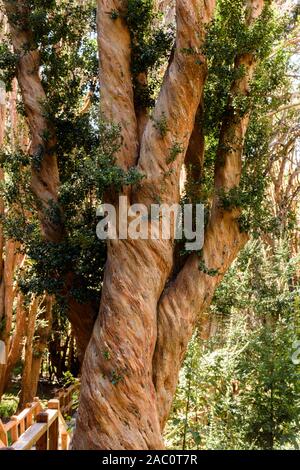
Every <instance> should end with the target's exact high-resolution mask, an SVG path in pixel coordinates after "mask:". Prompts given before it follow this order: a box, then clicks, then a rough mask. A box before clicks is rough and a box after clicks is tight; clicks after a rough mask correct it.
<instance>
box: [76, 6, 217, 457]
mask: <svg viewBox="0 0 300 470" xmlns="http://www.w3.org/2000/svg"><path fill="white" fill-rule="evenodd" d="M104 4H105V5H106V8H107V2H102V1H99V2H98V5H99V12H101V11H102V8H103V5H104ZM200 5H202V6H203V5H204V4H203V3H201V2H199V1H192V2H185V1H178V2H177V40H176V51H175V54H174V58H173V61H172V63H171V65H170V67H169V69H168V71H167V72H166V76H165V79H164V83H163V86H162V90H161V92H160V95H159V98H158V100H157V104H156V106H155V109H154V113H153V119H152V120H149V121H148V123H147V126H146V129H145V131H144V134H143V138H142V142H141V150H140V157H139V161H138V169H139V170H140V171H141V172H142V173H144V174H145V175H146V179H145V180H144V181H143V182H142V184H141V185H140V187H139V189H138V190H137V191H136V192H135V193H134V194H133V195H132V202H142V203H144V204H146V205H149V204H151V203H153V202H155V200H156V197H157V196H159V197H160V199H161V200H162V201H163V202H169V201H172V202H176V201H178V199H179V175H180V170H181V166H182V162H183V160H184V155H185V152H186V149H187V146H188V143H189V139H190V135H191V133H192V130H193V126H194V120H195V114H196V111H197V108H198V106H199V102H200V97H201V94H202V89H203V86H204V82H205V76H206V66H205V60H204V57H203V56H202V54H201V45H202V43H203V39H204V27H203V26H204V23H205V22H207V21H209V19H210V18H211V15H212V13H213V8H212V6H214V2H209V7H208V6H207V2H205V8H204V7H203V9H202V10H200V9H199V6H200ZM199 25H202V29H201V31H202V34H200V35H199V34H198V33H199ZM107 34H110V36H109V38H110V41H109V40H108V38H107V39H106V43H109V44H110V48H111V47H112V46H111V41H114V40H113V37H114V36H113V37H112V36H111V33H110V32H109V33H107ZM106 43H101V44H100V46H101V47H100V63H103V59H102V58H101V55H104V57H105V56H106V54H107V51H105V50H104V49H105V47H106ZM113 47H114V48H117V49H118V52H117V53H116V56H117V57H118V61H119V62H122V60H124V54H125V57H127V56H126V51H125V52H124V50H123V46H121V45H119V46H118V44H114V46H113ZM189 47H190V48H193V54H188V53H186V50H187V49H188V48H189ZM120 54H121V55H122V54H123V58H120ZM117 71H118V69H117ZM100 78H101V75H100ZM109 79H110V80H111V77H109ZM102 80H103V76H102ZM114 80H118V81H117V83H115V87H114V90H116V89H118V90H120V89H121V88H122V86H123V85H122V83H123V82H122V77H120V76H118V72H117V73H116V74H114ZM104 93H108V94H109V93H110V89H109V88H103V91H102V95H103V94H104ZM111 93H112V96H113V97H115V91H114V92H111ZM112 96H108V97H106V96H102V99H103V100H104V102H109V101H110V100H111V99H112ZM119 108H120V113H121V115H122V113H123V100H122V96H121V95H120V96H117V97H116V98H115V103H114V108H113V109H116V110H117V112H119V111H118V109H119ZM162 115H164V116H165V118H166V121H167V123H168V127H169V129H170V131H168V132H167V134H166V135H165V136H162V135H160V133H159V131H158V129H157V127H158V126H157V125H155V123H158V122H159V120H160V119H161V117H162ZM175 141H178V142H180V143H181V145H182V147H183V152H182V154H181V155H180V156H179V157H178V161H176V162H174V166H173V170H174V176H173V175H172V176H171V177H170V178H169V179H166V178H165V173H166V172H167V171H168V170H169V166H168V163H167V157H168V154H169V151H170V148H171V147H172V145H173V144H174V142H175ZM132 151H133V152H135V147H134V149H133V150H132ZM132 159H133V154H132ZM172 265H173V243H172V241H164V240H157V241H153V240H149V241H143V240H137V241H131V240H124V241H121V240H120V241H116V242H113V241H111V242H109V249H108V261H107V266H106V270H105V277H104V283H103V291H102V299H101V306H100V314H99V316H98V318H97V321H96V324H95V327H94V330H93V335H92V339H91V341H90V343H89V346H88V349H87V352H86V355H85V360H84V366H83V374H82V387H81V400H80V407H79V413H78V420H77V426H76V431H75V435H74V439H73V448H75V449H160V448H162V447H163V441H162V437H161V432H160V425H159V410H158V409H157V402H156V392H155V388H154V384H153V380H152V357H153V353H154V348H155V343H156V337H157V326H156V318H157V301H158V299H159V297H160V295H161V293H162V291H163V289H164V286H165V283H166V281H167V278H168V276H169V274H170V272H171V270H172ZM139 273H142V275H143V276H142V277H141V276H140V274H139Z"/></svg>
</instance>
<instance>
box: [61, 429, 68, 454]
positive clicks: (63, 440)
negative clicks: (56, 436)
mask: <svg viewBox="0 0 300 470" xmlns="http://www.w3.org/2000/svg"><path fill="white" fill-rule="evenodd" d="M60 439H61V450H68V433H67V431H62V433H61V436H60Z"/></svg>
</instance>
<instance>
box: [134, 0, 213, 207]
mask: <svg viewBox="0 0 300 470" xmlns="http://www.w3.org/2000/svg"><path fill="white" fill-rule="evenodd" d="M214 8H215V0H209V1H204V0H189V1H187V0H177V2H176V23H177V34H176V47H175V51H174V57H173V60H172V62H171V64H170V66H169V67H168V69H167V71H166V73H165V77H164V81H163V85H162V89H161V91H160V94H159V97H158V100H157V103H156V106H155V108H154V111H153V114H152V117H151V119H150V120H149V121H148V123H147V126H146V129H145V131H144V134H143V139H142V143H141V151H140V158H139V162H138V169H139V170H140V171H141V172H142V173H143V174H145V175H146V179H145V180H144V181H143V183H142V185H141V187H140V188H139V190H138V193H137V195H136V198H137V199H138V201H140V202H141V201H143V202H144V203H151V202H153V200H156V199H157V198H159V199H160V201H161V202H170V203H175V202H176V201H178V199H179V181H180V171H181V167H182V164H183V161H184V157H185V153H186V151H187V148H188V145H189V141H190V136H191V134H192V131H193V128H194V122H195V115H196V112H197V109H198V106H199V103H200V98H201V96H202V92H203V87H204V84H205V79H206V69H207V67H206V61H205V57H204V56H203V54H202V51H201V48H202V46H203V42H204V39H205V27H206V25H207V23H209V22H210V21H211V19H212V16H213V12H214ZM174 145H177V146H180V149H181V152H180V153H179V154H178V156H177V158H176V160H175V161H174V162H173V163H172V166H171V165H170V163H169V162H168V157H169V155H170V152H171V150H172V148H173V147H174ZM170 170H171V171H170Z"/></svg>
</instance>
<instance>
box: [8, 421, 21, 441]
mask: <svg viewBox="0 0 300 470" xmlns="http://www.w3.org/2000/svg"><path fill="white" fill-rule="evenodd" d="M10 420H11V421H15V424H14V426H13V427H12V428H11V431H10V436H11V441H12V444H13V443H14V442H16V441H17V440H18V439H19V431H18V427H19V422H18V417H17V416H12V417H11V418H10Z"/></svg>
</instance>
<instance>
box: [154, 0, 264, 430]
mask: <svg viewBox="0 0 300 470" xmlns="http://www.w3.org/2000/svg"><path fill="white" fill-rule="evenodd" d="M263 6H264V1H263V0H251V1H249V14H248V22H249V24H251V23H252V22H253V21H254V20H255V19H256V18H257V17H258V16H259V15H260V14H261V12H262V9H263ZM241 66H243V67H244V71H245V73H244V75H243V77H241V78H238V79H237V80H235V81H234V82H233V84H232V88H231V93H230V97H229V101H228V109H227V113H226V117H225V119H224V122H223V125H222V128H221V132H220V141H219V148H218V152H217V158H216V168H215V195H214V200H213V206H212V211H211V216H210V220H209V223H208V227H207V230H206V233H205V241H204V247H203V252H202V260H201V263H202V264H203V265H204V266H205V270H204V269H203V267H202V264H201V266H199V264H200V259H199V257H198V255H197V254H192V255H190V256H189V257H188V259H187V261H186V263H185V265H184V267H183V268H182V270H181V272H180V273H179V275H178V276H177V278H176V279H175V281H174V282H173V284H171V285H170V286H169V287H168V288H167V290H166V291H165V292H164V294H163V295H162V297H161V300H160V303H159V307H158V338H157V343H156V350H155V354H154V358H153V380H154V384H155V388H156V392H157V400H158V405H157V406H158V409H159V410H160V423H161V427H162V428H163V427H164V425H165V423H166V420H167V417H168V415H169V412H170V408H171V405H172V399H173V396H174V393H175V390H176V385H177V377H178V373H179V370H180V367H181V364H182V361H183V358H184V355H185V352H186V348H187V345H188V342H189V340H190V338H191V335H192V332H193V329H194V327H195V324H196V321H197V318H198V317H199V315H200V314H201V313H203V312H204V311H205V309H206V307H207V305H208V304H209V302H210V301H211V299H212V297H213V294H214V291H215V289H216V287H217V285H218V284H219V283H220V281H221V280H222V278H223V276H224V274H225V273H226V271H227V269H228V267H229V266H230V264H231V263H232V261H233V260H234V259H235V257H236V256H237V254H238V252H239V251H240V249H241V248H242V247H243V246H244V245H245V243H246V241H247V239H248V237H247V235H246V234H243V233H241V232H240V230H239V225H238V220H237V219H238V217H239V215H240V210H239V209H232V210H226V211H225V210H224V209H223V208H222V207H221V204H220V190H225V191H228V190H230V189H232V188H234V187H236V186H238V184H239V181H240V176H241V168H242V165H241V160H242V151H243V147H244V139H245V134H246V130H247V127H248V123H249V113H246V114H244V115H240V114H236V113H235V111H234V108H233V106H232V100H233V98H234V96H236V95H244V96H246V95H247V94H248V92H249V86H250V81H251V79H252V77H253V74H254V71H255V68H256V61H255V58H254V55H253V54H249V53H247V54H242V55H240V56H239V57H237V58H236V61H235V67H236V68H237V69H239V68H240V67H241Z"/></svg>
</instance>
